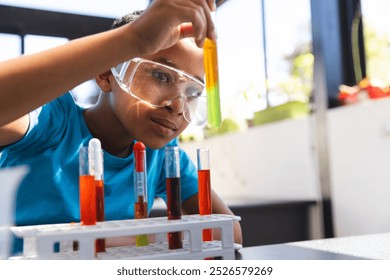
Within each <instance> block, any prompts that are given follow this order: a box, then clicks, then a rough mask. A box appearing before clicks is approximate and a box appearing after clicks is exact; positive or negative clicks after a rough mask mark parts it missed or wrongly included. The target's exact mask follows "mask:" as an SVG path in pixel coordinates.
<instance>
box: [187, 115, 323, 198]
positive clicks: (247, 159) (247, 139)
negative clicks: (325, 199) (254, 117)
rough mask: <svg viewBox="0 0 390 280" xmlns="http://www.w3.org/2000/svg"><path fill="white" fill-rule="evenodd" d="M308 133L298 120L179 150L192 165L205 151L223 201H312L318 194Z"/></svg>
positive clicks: (270, 125)
mask: <svg viewBox="0 0 390 280" xmlns="http://www.w3.org/2000/svg"><path fill="white" fill-rule="evenodd" d="M310 131H311V129H310V123H309V121H308V119H306V118H303V119H299V120H286V121H280V122H276V123H273V124H267V125H262V126H258V127H253V128H251V129H249V130H247V131H245V132H238V133H230V134H225V135H221V136H218V137H213V138H211V139H206V140H204V141H202V142H190V143H183V144H182V145H181V146H182V148H183V149H184V150H185V151H186V152H187V153H188V154H189V155H190V157H191V158H192V159H193V160H194V162H196V149H197V148H209V149H210V156H211V181H212V186H213V188H214V189H215V190H216V191H217V192H218V194H220V196H222V198H224V199H231V198H237V197H239V198H262V199H309V200H312V199H316V198H318V193H317V191H316V189H317V188H316V176H315V173H316V172H315V163H314V158H313V149H312V144H311V134H310Z"/></svg>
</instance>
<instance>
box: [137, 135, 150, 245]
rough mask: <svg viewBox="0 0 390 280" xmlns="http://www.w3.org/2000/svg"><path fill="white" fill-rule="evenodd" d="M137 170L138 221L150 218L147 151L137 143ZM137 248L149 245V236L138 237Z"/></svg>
mask: <svg viewBox="0 0 390 280" xmlns="http://www.w3.org/2000/svg"><path fill="white" fill-rule="evenodd" d="M133 152H134V160H135V168H134V196H135V199H136V201H135V204H134V216H135V218H136V219H145V218H147V217H148V197H147V173H146V151H145V145H144V144H143V143H142V142H137V143H135V144H134V147H133ZM135 244H136V246H146V245H149V241H148V236H147V235H146V234H144V235H138V236H136V239H135Z"/></svg>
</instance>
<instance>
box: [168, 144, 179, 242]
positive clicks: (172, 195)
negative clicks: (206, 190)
mask: <svg viewBox="0 0 390 280" xmlns="http://www.w3.org/2000/svg"><path fill="white" fill-rule="evenodd" d="M164 152H165V175H166V188H167V208H168V220H179V219H181V196H180V155H179V147H177V146H168V147H165V149H164ZM168 246H169V249H180V248H183V243H182V240H181V233H180V232H169V233H168Z"/></svg>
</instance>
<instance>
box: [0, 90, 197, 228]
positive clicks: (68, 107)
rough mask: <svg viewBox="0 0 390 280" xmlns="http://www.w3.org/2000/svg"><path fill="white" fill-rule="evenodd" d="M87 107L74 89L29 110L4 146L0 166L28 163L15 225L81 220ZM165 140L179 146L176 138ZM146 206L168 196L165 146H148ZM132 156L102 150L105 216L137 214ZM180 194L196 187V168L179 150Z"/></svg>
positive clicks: (188, 194) (184, 196) (187, 194)
mask: <svg viewBox="0 0 390 280" xmlns="http://www.w3.org/2000/svg"><path fill="white" fill-rule="evenodd" d="M83 110H84V109H83V108H81V107H80V106H78V105H77V104H76V103H75V102H74V100H73V98H72V96H71V95H70V93H67V94H65V95H63V96H61V97H60V98H58V99H56V100H54V101H52V102H50V103H48V104H46V105H44V106H42V107H40V108H38V109H37V110H35V111H33V112H31V113H30V114H29V117H30V126H29V129H28V131H27V133H26V135H25V136H24V137H23V138H22V139H21V140H19V141H18V142H16V143H14V144H12V145H9V146H6V147H2V148H1V147H0V152H1V153H0V167H2V168H3V167H9V166H16V165H22V164H27V165H28V166H29V167H30V172H29V174H28V175H27V176H26V177H25V179H24V180H23V182H22V183H21V185H20V187H19V189H18V194H17V200H16V217H15V224H16V225H18V226H21V225H36V224H50V223H67V222H78V221H80V207H79V158H78V155H79V149H80V147H81V146H86V145H87V143H88V142H89V140H90V139H92V137H93V136H92V135H91V133H90V132H89V130H88V128H87V125H86V123H85V121H84V118H83ZM167 145H177V139H175V140H173V141H171V142H170V143H168V144H167ZM146 158H147V172H148V173H147V174H148V177H147V180H148V190H147V191H148V210H149V211H150V208H151V207H152V205H153V201H154V199H155V198H156V197H160V198H162V199H164V200H166V187H165V170H164V169H165V168H164V149H163V148H162V149H158V150H152V149H147V150H146ZM133 161H134V157H133V153H132V154H131V155H130V156H128V157H127V158H119V157H115V156H112V155H110V154H108V153H104V199H105V201H104V204H105V205H104V207H105V219H106V220H118V219H130V218H134V187H133V186H134V183H133V182H134V181H133V180H134V179H133V173H134V165H133ZM180 169H181V170H180V173H181V174H180V175H181V199H182V201H184V200H186V199H188V198H189V197H191V196H192V195H194V194H196V193H197V192H198V185H197V171H196V167H195V166H194V164H193V163H192V161H191V160H190V159H189V157H188V155H187V154H186V153H185V152H184V151H182V150H181V151H180Z"/></svg>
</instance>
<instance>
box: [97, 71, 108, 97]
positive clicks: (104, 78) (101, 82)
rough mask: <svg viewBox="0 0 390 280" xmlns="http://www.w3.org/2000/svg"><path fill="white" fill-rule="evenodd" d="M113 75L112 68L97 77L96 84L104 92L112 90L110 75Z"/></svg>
mask: <svg viewBox="0 0 390 280" xmlns="http://www.w3.org/2000/svg"><path fill="white" fill-rule="evenodd" d="M111 75H112V73H111V70H108V71H106V72H104V73H102V74H100V75H98V76H96V77H95V81H96V84H97V85H98V86H99V88H100V89H101V90H102V91H103V92H110V91H111V82H110V76H111Z"/></svg>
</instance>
